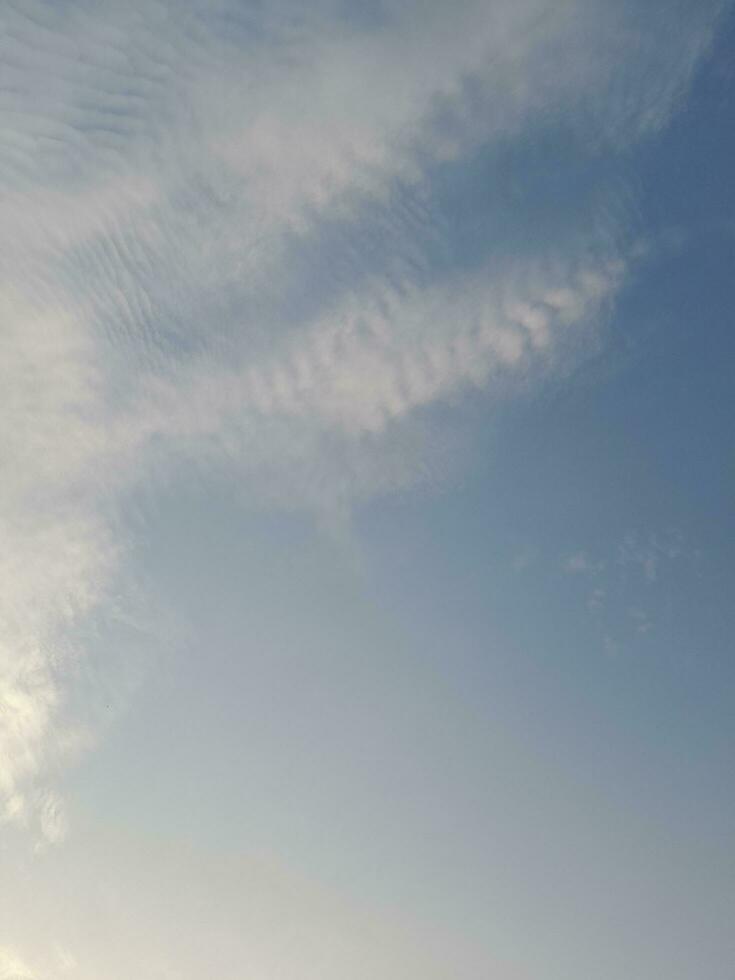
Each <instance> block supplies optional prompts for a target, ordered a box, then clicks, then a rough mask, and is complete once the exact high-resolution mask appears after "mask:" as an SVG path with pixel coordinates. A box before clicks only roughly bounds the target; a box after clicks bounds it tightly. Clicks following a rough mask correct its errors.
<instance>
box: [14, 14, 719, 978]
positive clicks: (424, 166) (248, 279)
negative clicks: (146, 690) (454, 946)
mask: <svg viewBox="0 0 735 980" xmlns="http://www.w3.org/2000/svg"><path fill="white" fill-rule="evenodd" d="M720 10H721V5H720V4H717V3H714V2H701V3H697V4H692V3H683V2H682V3H676V2H667V3H655V2H652V3H645V4H644V3H632V2H619V3H610V2H608V0H556V2H554V3H549V2H546V0H514V2H505V0H497V2H474V0H459V2H455V3H451V4H450V3H436V2H429V3H426V2H422V3H419V2H414V0H396V2H392V3H377V2H375V3H369V4H367V5H360V4H350V3H343V2H337V0H334V2H325V0H317V2H314V3H309V4H303V3H295V2H294V3H292V2H289V0H271V2H267V3H255V2H252V3H250V2H235V0H208V2H199V0H179V2H176V3H174V2H173V0H150V2H149V0H130V2H127V3H113V2H106V0H101V2H100V0H95V2H85V0H62V2H43V0H12V2H11V0H8V2H6V3H5V4H4V5H3V7H2V10H0V127H1V129H2V137H1V138H0V331H1V336H2V357H1V358H0V406H1V409H2V411H1V412H0V465H1V466H2V478H1V479H0V535H1V540H2V552H1V553H0V624H1V628H0V815H2V820H3V821H5V822H9V823H14V824H17V825H20V826H24V827H27V828H30V829H31V831H32V833H33V835H34V838H35V839H36V840H38V841H40V842H41V843H42V844H43V845H44V846H45V845H49V844H55V843H58V842H60V841H61V840H62V839H63V838H64V836H65V832H66V824H67V820H66V817H65V815H64V812H63V803H62V800H61V799H60V798H59V797H58V796H57V794H56V792H55V790H54V789H53V786H54V785H55V779H56V774H57V773H58V771H59V767H60V766H62V765H63V764H64V763H65V762H66V761H67V760H69V759H70V758H72V757H73V756H74V755H75V754H76V753H78V752H79V751H81V750H83V749H84V748H85V747H86V746H88V744H89V741H90V738H91V737H92V735H93V729H94V725H93V724H92V723H91V722H89V723H87V722H88V721H89V719H87V720H86V721H85V720H84V719H81V720H80V718H79V717H78V716H77V715H76V714H75V712H74V711H73V710H72V709H73V704H74V690H75V684H77V683H78V682H79V677H80V676H81V674H83V666H82V665H83V662H84V658H85V656H86V655H87V651H88V648H89V643H90V641H89V636H90V634H91V632H93V631H94V629H97V626H95V625H94V624H96V623H97V622H98V621H100V620H104V619H105V618H107V619H108V620H109V619H111V620H116V618H119V619H125V617H126V616H129V615H134V614H133V613H131V612H130V609H129V607H130V605H131V603H132V602H133V600H132V599H131V598H130V595H131V593H130V592H129V590H128V585H127V584H126V567H127V565H126V563H127V555H128V551H129V548H130V546H131V541H132V536H131V534H130V532H129V530H128V526H127V520H128V518H127V516H126V515H127V511H126V506H127V503H128V502H129V501H130V499H131V497H132V495H134V494H135V493H136V491H137V490H138V489H139V488H140V487H142V486H150V485H151V484H155V485H156V486H157V487H159V488H160V489H161V492H163V493H165V492H166V490H165V488H166V486H167V485H168V484H169V483H171V482H173V481H175V480H176V479H178V478H180V477H181V474H182V472H183V473H185V474H186V473H188V474H190V476H191V477H193V478H196V474H197V473H202V472H211V471H216V472H218V473H223V474H225V475H226V476H227V478H228V479H230V480H232V481H233V482H235V483H236V484H237V486H238V487H239V491H238V492H239V493H240V494H241V495H242V497H243V498H244V499H245V500H247V501H252V502H253V503H254V504H257V505H258V506H263V505H265V506H273V507H278V508H281V507H289V508H291V507H299V508H306V509H309V510H313V511H314V512H316V513H318V514H319V515H320V517H321V518H323V519H325V520H327V521H328V520H330V515H335V516H337V517H338V518H339V519H341V517H342V516H344V514H345V513H346V512H348V511H349V510H350V509H351V508H352V507H353V506H354V505H355V504H356V502H358V501H360V500H365V499H368V498H370V497H372V496H374V495H376V494H383V493H387V492H391V491H394V490H397V489H401V488H406V487H409V486H411V485H413V484H415V483H417V482H421V481H426V480H429V481H437V480H441V479H442V478H443V476H444V475H445V473H446V472H447V469H448V468H449V467H450V466H454V465H456V458H455V457H456V453H455V452H454V449H453V442H452V437H451V434H450V435H449V436H448V435H447V432H446V427H444V426H437V425H435V415H436V412H437V409H439V408H441V407H449V408H451V407H454V406H457V405H458V404H459V402H460V401H461V400H462V399H463V398H466V397H467V396H469V395H470V394H471V393H473V392H475V393H476V392H477V391H480V392H483V393H486V394H489V395H491V396H492V397H493V398H500V397H502V398H508V397H513V396H514V394H515V393H518V392H520V391H522V390H524V389H525V388H527V386H528V385H533V384H537V383H540V382H541V381H542V379H544V378H548V377H549V376H551V375H553V374H555V373H557V372H563V371H565V370H567V369H568V367H569V365H570V364H572V363H574V361H575V360H577V359H578V358H580V357H582V356H584V354H585V352H587V351H589V350H591V349H593V348H594V347H595V345H597V344H599V342H600V336H601V335H600V330H601V327H602V326H604V322H605V317H606V315H607V314H608V312H609V310H610V309H611V306H612V304H613V303H614V302H615V300H616V296H617V295H618V294H619V291H620V290H621V289H622V288H624V286H625V284H626V282H627V281H628V280H629V277H630V276H631V275H634V274H635V269H636V265H637V263H638V262H639V261H641V260H642V257H643V256H644V255H645V253H646V250H647V249H648V248H650V247H655V244H656V243H650V242H647V241H645V236H642V234H641V230H640V229H639V228H638V227H637V226H636V222H635V201H634V195H633V193H632V191H631V188H630V186H629V185H628V183H627V182H626V181H625V179H624V172H625V160H626V158H627V155H629V154H630V152H631V150H632V149H633V148H635V147H636V146H637V145H640V144H642V143H644V142H645V141H650V140H654V139H656V137H657V134H659V132H660V131H661V130H662V129H663V128H664V127H665V126H666V125H667V123H668V121H669V120H670V118H671V117H672V115H673V114H674V113H676V111H677V109H678V108H679V106H680V104H681V103H682V101H683V100H684V99H685V98H686V94H687V88H688V85H689V82H690V80H691V77H692V73H693V72H694V70H695V68H696V66H697V64H698V61H699V59H700V58H701V57H702V55H703V54H704V52H706V50H707V48H708V45H709V44H710V41H711V37H712V32H713V30H714V28H715V26H716V23H717V17H718V14H719V13H720ZM552 146H553V147H554V148H555V149H548V151H547V149H546V147H552ZM467 186H469V187H470V188H471V194H472V199H473V202H474V203H473V205H472V207H470V208H467V206H466V201H465V198H464V196H463V192H462V191H461V189H462V188H466V187H467ZM461 201H465V206H464V208H462V207H460V206H459V203H461ZM131 588H132V586H131ZM1 955H2V957H4V958H0V976H2V977H6V976H7V977H13V978H15V977H30V976H31V973H30V972H27V971H26V970H25V968H24V967H23V966H22V964H21V963H20V960H17V961H16V959H15V958H14V954H12V955H11V953H7V954H5V953H3V954H1ZM3 971H4V972H3ZM171 975H173V974H171ZM176 975H177V976H178V975H179V974H176ZM182 975H183V974H182ZM360 975H362V974H360Z"/></svg>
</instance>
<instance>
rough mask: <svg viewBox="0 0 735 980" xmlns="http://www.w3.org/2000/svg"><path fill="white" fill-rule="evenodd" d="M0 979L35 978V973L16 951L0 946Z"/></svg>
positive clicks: (29, 979) (25, 979)
mask: <svg viewBox="0 0 735 980" xmlns="http://www.w3.org/2000/svg"><path fill="white" fill-rule="evenodd" d="M0 980H37V975H36V974H35V973H33V972H32V971H31V970H30V969H29V968H28V967H27V966H26V964H25V963H24V962H23V960H22V959H21V958H20V957H19V956H17V955H16V953H14V952H13V951H12V950H10V949H8V948H7V947H3V946H0Z"/></svg>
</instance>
